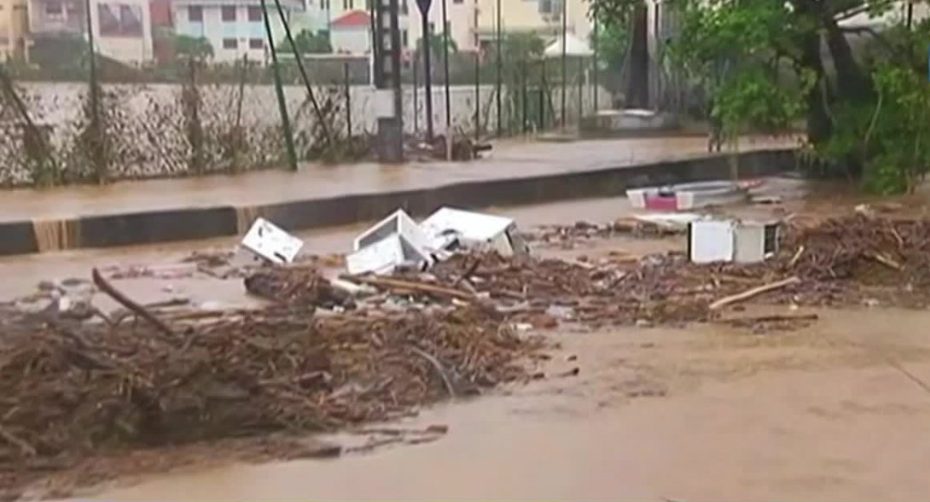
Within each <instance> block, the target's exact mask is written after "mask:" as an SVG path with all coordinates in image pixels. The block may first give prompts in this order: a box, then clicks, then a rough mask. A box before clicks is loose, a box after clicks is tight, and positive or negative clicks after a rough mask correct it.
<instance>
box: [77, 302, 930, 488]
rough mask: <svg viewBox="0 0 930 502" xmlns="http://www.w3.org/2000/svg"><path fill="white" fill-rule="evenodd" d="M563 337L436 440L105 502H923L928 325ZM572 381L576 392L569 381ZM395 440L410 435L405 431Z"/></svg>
mask: <svg viewBox="0 0 930 502" xmlns="http://www.w3.org/2000/svg"><path fill="white" fill-rule="evenodd" d="M824 315H825V319H824V320H823V322H820V323H818V324H816V325H814V326H812V327H810V328H807V329H804V330H801V331H797V332H792V333H787V334H776V335H764V336H756V335H749V334H746V333H745V332H738V331H729V330H727V329H725V328H724V329H721V328H715V329H714V330H712V329H709V328H707V327H697V328H692V329H688V330H674V329H628V330H622V331H614V332H609V333H561V334H557V335H554V338H555V339H557V340H558V341H560V342H561V344H562V349H560V350H558V351H556V352H554V354H553V356H554V358H553V360H552V362H551V363H550V367H549V370H548V371H547V375H548V376H549V378H547V379H546V380H543V381H539V382H535V383H533V384H530V385H528V386H523V387H516V388H511V389H504V390H502V391H501V392H498V393H496V394H495V395H493V396H486V397H482V398H480V399H474V400H470V401H464V402H454V403H450V404H446V405H442V406H439V407H436V408H434V409H430V410H427V411H425V412H424V413H423V414H422V415H421V416H420V417H419V418H418V419H416V420H414V421H411V422H410V425H426V424H436V423H441V424H446V425H448V426H449V427H450V433H449V435H448V436H447V437H445V438H443V439H442V440H441V441H438V442H435V443H431V444H426V445H420V446H402V447H396V448H385V449H382V450H377V451H374V452H371V453H367V454H360V455H350V456H345V457H343V458H340V459H335V460H328V461H296V462H289V463H271V464H264V465H234V466H227V467H220V468H214V469H211V470H206V471H192V472H182V473H176V474H171V475H163V476H159V477H155V478H149V479H147V480H145V481H143V482H142V483H141V484H136V485H134V486H128V487H114V488H112V489H108V490H105V491H103V492H101V493H98V494H96V495H94V496H93V498H94V499H98V500H243V499H261V500H401V499H403V500H476V499H489V500H490V499H494V500H500V499H506V500H517V499H520V500H526V499H545V500H553V499H562V500H566V499H572V498H573V499H579V498H580V499H595V498H596V499H608V498H610V499H618V498H625V499H633V498H635V499H639V500H707V499H718V500H737V499H803V500H841V499H847V500H851V499H874V500H926V499H927V497H928V496H930V477H928V476H927V463H926V461H927V459H928V458H930V394H928V391H927V389H924V388H921V386H920V385H919V384H917V383H915V381H914V379H915V378H916V379H922V380H924V381H926V380H930V341H928V339H927V337H926V328H925V327H926V326H927V323H928V322H930V314H928V313H925V312H913V311H888V310H884V311H870V310H855V311H842V312H826V313H824ZM575 367H577V368H579V369H580V373H579V374H578V375H577V376H563V377H559V376H557V375H560V374H562V373H563V372H565V371H568V370H571V369H572V368H575ZM405 425H406V424H405Z"/></svg>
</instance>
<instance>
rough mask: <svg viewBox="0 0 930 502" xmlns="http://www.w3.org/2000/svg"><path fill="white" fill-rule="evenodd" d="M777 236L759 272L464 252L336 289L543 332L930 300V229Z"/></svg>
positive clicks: (737, 266) (683, 261)
mask: <svg viewBox="0 0 930 502" xmlns="http://www.w3.org/2000/svg"><path fill="white" fill-rule="evenodd" d="M575 228H582V226H580V225H576V226H575ZM786 234H787V235H786V236H785V237H784V239H783V241H784V244H783V248H782V249H781V250H780V251H779V252H778V254H777V255H776V256H775V257H773V259H771V260H768V261H765V262H761V263H709V264H695V263H691V262H690V261H689V260H688V259H687V257H686V256H684V255H682V254H678V253H670V254H661V255H650V256H645V257H642V258H639V259H630V258H631V257H630V256H623V255H611V256H607V257H603V258H599V259H596V260H589V261H566V260H559V259H539V258H532V257H529V256H526V255H520V256H514V257H501V256H500V255H498V254H495V253H474V252H473V253H467V254H456V255H454V256H452V257H450V258H448V259H446V260H444V261H441V262H438V263H436V264H434V265H433V266H432V268H430V270H429V272H428V273H425V272H420V271H416V270H398V271H396V272H395V273H394V277H393V278H374V277H370V276H344V277H342V279H343V280H345V281H347V282H350V283H351V282H353V281H355V282H358V283H364V284H366V285H369V286H373V287H375V288H377V289H379V290H380V291H382V292H383V294H387V295H390V296H392V297H395V298H403V299H405V301H407V302H408V303H407V305H410V306H417V305H420V306H422V305H428V304H432V303H440V304H450V303H469V304H476V305H481V306H483V307H485V308H490V309H493V310H494V311H496V312H498V313H500V314H502V315H505V316H507V318H508V319H510V320H511V321H512V322H516V323H523V322H526V323H529V324H531V325H533V326H539V325H541V324H542V325H551V324H552V323H551V322H549V319H556V321H557V322H563V323H571V322H574V323H582V324H585V325H589V326H594V327H598V326H609V325H630V324H637V325H652V324H659V323H661V324H667V323H676V324H680V323H686V322H695V321H698V322H700V321H710V320H719V319H720V317H721V316H720V312H721V311H722V310H724V309H725V307H727V306H729V305H733V304H738V303H741V302H744V301H747V300H751V299H755V298H757V297H762V295H765V296H764V299H765V301H766V302H768V303H780V304H793V305H805V306H833V305H858V304H862V303H869V302H867V300H869V301H873V300H874V301H879V300H880V301H881V302H888V303H890V304H895V305H903V306H919V305H926V304H928V303H930V295H920V294H915V291H916V288H918V287H921V286H924V285H926V284H928V283H930V266H928V265H930V263H928V261H930V222H921V221H891V220H886V219H880V218H879V219H876V218H865V217H862V216H854V217H848V218H842V219H835V220H826V221H824V222H821V223H819V224H817V225H815V226H810V227H798V226H790V227H789V228H787V229H786ZM374 298H377V299H379V301H383V295H375V297H374ZM359 308H360V309H362V310H365V309H370V308H375V309H377V308H380V306H379V304H378V303H369V302H361V303H359ZM541 319H542V321H541ZM777 321H778V319H768V322H772V323H775V324H777V323H778V322H777ZM790 321H794V319H792V320H790ZM746 322H747V321H746V320H745V319H744V320H743V321H742V323H743V324H745V323H746ZM731 324H739V323H731Z"/></svg>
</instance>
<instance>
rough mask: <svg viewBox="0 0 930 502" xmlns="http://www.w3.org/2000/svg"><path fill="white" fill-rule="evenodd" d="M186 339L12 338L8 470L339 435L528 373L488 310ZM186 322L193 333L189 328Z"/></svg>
mask: <svg viewBox="0 0 930 502" xmlns="http://www.w3.org/2000/svg"><path fill="white" fill-rule="evenodd" d="M178 322H179V321H177V320H176V321H175V324H174V326H172V328H174V334H171V333H169V332H165V331H163V330H161V329H158V328H157V327H156V326H153V325H150V324H148V323H140V324H137V325H135V326H130V325H129V324H128V323H124V324H119V325H117V326H116V327H109V326H106V325H105V324H103V323H84V324H80V325H77V326H73V325H72V326H66V325H63V324H61V323H60V322H52V323H49V324H47V325H44V326H41V327H40V328H37V329H33V330H31V331H30V332H24V331H20V332H16V333H11V334H10V335H9V336H5V337H4V343H3V344H2V345H0V471H4V470H15V469H16V468H18V467H19V466H23V465H28V464H29V463H30V462H41V461H43V459H49V458H53V457H58V458H62V457H63V458H74V457H75V456H76V455H80V454H84V453H87V452H89V451H97V450H101V449H112V448H122V447H133V446H140V445H163V444H176V443H183V442H189V441H196V440H202V439H216V438H228V437H237V436H245V435H255V434H262V433H267V432H271V431H296V432H305V431H318V430H332V429H337V428H340V427H342V426H343V425H345V424H351V423H357V422H361V421H367V420H376V419H386V418H390V417H394V416H399V415H403V414H405V413H409V412H410V411H411V410H412V409H414V408H416V407H417V406H420V405H422V404H425V403H430V402H432V401H435V400H437V399H440V398H443V397H446V396H449V395H457V394H464V393H469V392H474V391H476V390H478V389H480V388H482V387H488V386H492V385H495V384H497V383H500V382H504V381H511V380H514V379H519V378H521V377H522V376H523V374H524V373H523V369H522V366H521V365H520V364H519V363H518V360H519V359H520V358H521V357H523V356H524V355H527V354H529V353H531V352H532V351H533V350H534V349H536V348H537V347H538V344H536V343H535V342H527V341H525V340H521V339H520V338H518V337H517V336H515V335H514V334H513V333H512V332H511V331H510V330H509V329H508V328H507V327H506V326H503V325H502V324H501V323H500V321H499V320H495V319H494V318H492V317H490V316H488V315H487V313H486V312H483V311H477V310H473V309H460V310H456V311H452V312H443V313H439V312H437V313H433V314H421V313H405V314H403V315H399V314H398V315H387V314H385V315H381V316H375V315H368V316H358V315H354V316H334V317H327V318H315V317H314V316H313V315H312V313H311V311H309V310H307V309H295V308H294V307H284V306H276V307H269V308H267V309H263V310H259V311H253V312H249V311H240V312H236V313H234V314H231V315H229V316H228V317H221V318H219V319H217V320H213V321H210V322H204V321H203V320H202V319H201V320H199V321H195V322H192V323H190V324H188V325H187V326H186V327H183V326H182V325H180V324H178ZM181 328H183V329H181Z"/></svg>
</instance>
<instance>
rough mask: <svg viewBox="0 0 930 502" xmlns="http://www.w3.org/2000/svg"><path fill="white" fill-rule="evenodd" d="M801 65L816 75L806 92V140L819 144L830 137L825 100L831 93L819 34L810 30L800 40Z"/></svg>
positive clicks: (830, 129)
mask: <svg viewBox="0 0 930 502" xmlns="http://www.w3.org/2000/svg"><path fill="white" fill-rule="evenodd" d="M802 46H803V53H802V54H801V65H802V66H803V67H805V68H810V69H812V70H813V71H814V73H815V74H816V75H817V81H816V83H815V84H814V86H813V87H812V88H811V90H810V91H808V93H807V140H808V141H810V142H811V143H812V144H814V145H819V144H821V143H823V142H824V141H826V140H827V139H829V138H830V134H831V133H832V131H833V124H832V121H831V120H830V116H829V114H828V112H827V100H828V99H829V98H830V96H831V95H832V90H831V89H830V84H829V82H828V81H827V79H826V75H825V74H824V69H823V62H822V61H821V59H820V35H819V34H817V33H816V32H811V33H809V34H807V35H806V36H805V37H804V40H803V41H802Z"/></svg>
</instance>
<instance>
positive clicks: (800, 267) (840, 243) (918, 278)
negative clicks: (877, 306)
mask: <svg viewBox="0 0 930 502" xmlns="http://www.w3.org/2000/svg"><path fill="white" fill-rule="evenodd" d="M784 246H785V247H786V248H788V249H790V250H793V253H794V254H791V253H789V254H788V255H783V256H790V259H789V260H788V261H787V262H786V263H785V266H786V267H787V268H790V269H792V270H794V272H795V274H797V275H798V276H799V277H802V278H805V279H809V280H818V281H831V280H853V281H856V282H860V283H863V284H867V285H884V286H896V285H905V283H906V284H911V285H912V286H915V287H916V286H926V285H928V284H930V220H894V219H889V218H882V217H867V216H863V215H856V216H850V217H846V218H838V219H829V220H826V221H824V222H822V223H818V224H816V225H813V226H810V227H800V228H797V229H796V230H795V231H794V232H792V233H790V234H789V235H787V236H786V240H785V244H784ZM902 281H903V282H902Z"/></svg>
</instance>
